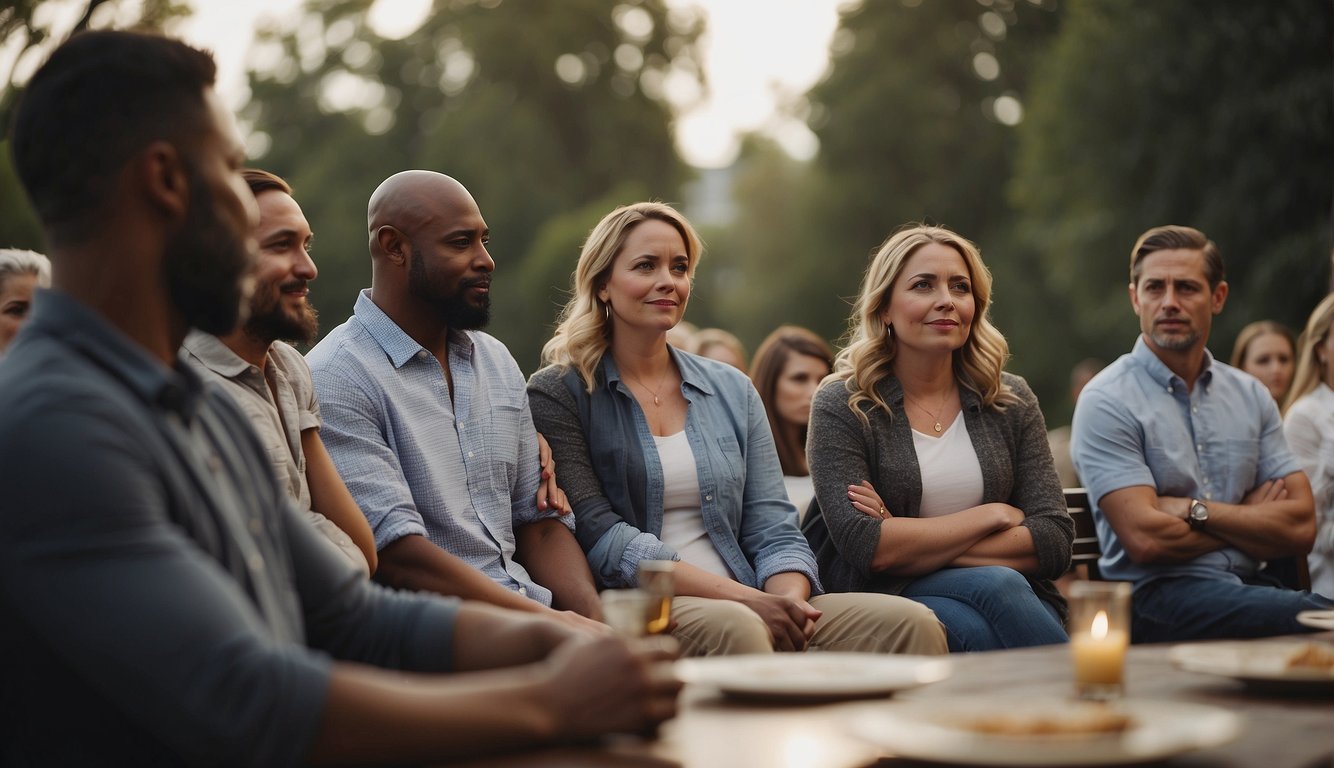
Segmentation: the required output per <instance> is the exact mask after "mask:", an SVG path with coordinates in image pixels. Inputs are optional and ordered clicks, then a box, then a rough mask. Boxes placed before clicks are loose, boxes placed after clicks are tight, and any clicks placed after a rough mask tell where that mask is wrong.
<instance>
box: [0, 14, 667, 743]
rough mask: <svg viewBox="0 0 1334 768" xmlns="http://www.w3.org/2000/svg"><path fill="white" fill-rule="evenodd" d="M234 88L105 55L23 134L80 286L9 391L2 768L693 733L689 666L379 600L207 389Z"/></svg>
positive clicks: (24, 351) (85, 36) (229, 176)
mask: <svg viewBox="0 0 1334 768" xmlns="http://www.w3.org/2000/svg"><path fill="white" fill-rule="evenodd" d="M214 74H215V68H214V64H213V61H212V59H211V58H210V57H209V56H208V55H207V54H205V53H202V52H200V51H197V50H194V49H192V48H189V47H188V46H185V45H183V44H181V43H179V42H176V41H174V40H169V39H166V38H159V37H154V36H148V35H140V34H134V33H125V32H88V33H82V34H80V35H77V36H75V37H74V38H73V39H71V40H70V41H69V42H68V43H66V44H64V45H63V46H61V47H60V48H59V49H57V50H56V52H55V53H54V54H53V55H52V57H51V59H50V60H49V61H48V62H47V63H46V64H45V65H43V67H42V68H41V69H40V70H39V71H38V72H37V73H36V74H35V75H34V76H33V78H32V79H31V80H30V81H29V83H28V86H27V90H26V91H25V93H24V98H23V103H22V104H21V106H20V108H19V111H18V113H17V115H16V119H15V126H14V137H13V147H14V160H15V167H16V169H17V171H18V175H19V177H20V179H21V181H22V183H23V185H24V187H25V189H26V190H27V192H28V195H29V197H30V199H31V200H32V202H33V204H34V207H35V209H36V211H37V215H38V218H39V219H40V221H41V223H42V227H43V230H44V232H45V234H46V237H47V240H48V243H49V245H50V255H51V260H52V263H53V265H54V267H55V270H54V281H53V284H54V289H53V290H52V291H49V292H43V293H41V294H39V295H38V297H37V299H36V301H35V309H34V316H33V319H32V323H31V326H30V327H29V328H28V329H26V330H25V332H24V334H23V335H22V337H21V338H20V340H19V341H18V342H17V343H16V344H15V345H14V346H13V348H12V349H11V350H10V353H9V356H8V357H7V358H6V360H5V365H4V366H3V367H0V402H4V403H5V407H4V409H3V410H0V487H3V488H4V492H3V494H0V615H3V616H4V617H5V630H4V631H3V632H0V680H4V681H5V682H4V697H5V700H6V702H7V704H8V705H7V706H6V707H5V716H4V717H3V718H0V764H5V765H125V764H147V765H175V764H191V765H196V764H206V763H207V764H220V765H234V764H236V765H240V764H244V765H289V764H305V763H327V762H333V761H338V762H343V763H366V762H372V761H373V762H376V763H409V762H438V761H443V760H446V759H451V758H455V757H458V756H460V755H465V754H469V753H476V752H484V751H488V750H496V749H500V748H507V749H513V748H515V747H521V746H523V745H528V744H534V743H540V742H543V741H552V740H563V739H572V738H580V737H585V736H589V735H595V734H599V733H604V732H609V731H630V732H637V731H640V730H641V729H643V728H645V727H651V726H653V725H655V724H657V723H658V722H660V721H662V720H663V719H665V718H667V717H670V716H671V714H672V712H673V711H674V707H675V697H676V694H677V691H678V690H679V683H677V682H675V681H672V680H671V679H670V675H669V673H668V672H667V670H666V669H665V665H664V664H663V663H662V662H665V661H668V660H669V659H670V658H671V657H672V655H673V654H672V653H671V652H670V651H667V650H663V649H661V648H658V649H654V648H649V647H646V646H631V645H628V644H626V643H624V642H622V641H620V640H617V639H615V638H611V637H607V636H597V637H592V638H589V637H587V636H586V635H583V634H580V633H574V632H571V631H570V630H568V629H566V628H565V627H564V626H562V625H561V624H560V623H558V622H553V621H549V620H543V619H540V618H535V617H531V616H528V615H523V614H517V613H511V612H507V611H503V610H499V609H496V608H493V607H490V606H479V605H474V604H466V603H464V604H460V603H459V602H457V601H449V600H445V599H441V598H438V597H428V596H422V595H407V594H397V593H394V592H391V591H388V590H386V589H384V588H381V587H379V586H377V585H374V584H372V583H370V582H368V581H367V580H365V579H363V578H361V577H360V575H359V574H358V573H357V572H356V571H355V570H354V569H352V568H351V567H349V566H348V565H346V564H345V563H344V562H343V561H341V560H340V559H339V558H338V556H337V555H336V554H335V553H333V552H331V551H330V550H329V549H328V548H327V547H325V546H323V544H322V542H321V541H320V540H319V539H318V538H317V534H316V533H315V532H314V530H313V529H312V528H311V527H310V526H309V525H308V524H306V522H305V521H304V520H303V519H302V518H301V517H300V516H299V515H298V514H297V512H296V510H295V508H294V507H293V506H292V504H291V503H290V501H289V500H288V499H287V496H286V494H285V493H284V492H283V491H282V489H281V488H279V487H278V485H277V483H276V482H274V480H273V477H272V473H271V472H270V470H269V467H268V466H267V458H266V456H265V455H264V452H263V449H262V448H261V446H260V444H259V442H258V441H257V440H256V439H255V436H254V432H253V431H252V430H251V428H250V426H249V424H248V423H247V422H246V420H245V417H244V416H243V415H242V413H241V412H240V410H239V409H237V407H236V406H235V404H234V403H233V402H232V401H231V400H230V399H229V398H227V397H226V396H225V395H224V394H222V393H221V392H219V391H218V390H217V389H216V388H210V387H205V386H204V385H203V384H202V382H201V380H200V379H199V377H198V376H197V375H196V374H194V373H193V372H192V371H191V370H190V369H189V368H188V367H187V366H185V365H183V364H182V362H181V360H180V358H179V357H178V350H179V347H180V344H181V341H182V340H183V339H184V337H185V335H186V332H187V330H188V329H189V328H190V327H196V328H199V329H200V330H203V331H206V332H209V333H214V334H225V333H227V332H229V331H230V330H231V329H232V328H233V327H234V326H235V324H236V322H237V319H238V318H237V315H238V310H239V308H240V307H241V306H242V302H243V301H244V300H245V299H246V296H245V291H244V290H243V289H242V276H243V275H244V274H245V273H246V271H247V270H248V269H249V268H250V266H251V264H250V262H251V259H252V256H251V253H250V248H249V247H248V246H249V243H247V233H248V232H249V230H250V229H251V228H252V227H253V225H254V224H255V222H256V219H257V215H256V211H255V201H254V197H253V196H252V195H251V194H250V192H249V190H247V189H246V187H245V184H244V182H243V181H242V179H241V176H240V174H239V172H238V168H239V167H240V165H241V161H242V158H243V149H242V143H241V139H240V136H239V135H238V133H237V130H236V127H235V123H234V121H233V119H232V117H231V115H230V114H229V113H228V112H227V111H226V109H225V108H224V107H223V105H222V103H221V101H220V99H219V98H218V97H217V95H216V94H215V93H214V91H213V89H212V83H213V79H214ZM540 660H545V661H542V663H540V664H536V665H534V666H529V667H526V668H523V669H514V670H500V669H499V668H501V667H509V666H513V665H516V664H527V663H530V662H537V661H540ZM349 662H351V663H349ZM377 667H387V668H392V669H394V670H400V671H395V672H385V671H382V670H380V669H377ZM449 670H456V671H468V670H493V671H490V672H484V673H479V674H472V675H459V676H454V677H442V676H440V675H438V674H431V673H439V672H444V671H449Z"/></svg>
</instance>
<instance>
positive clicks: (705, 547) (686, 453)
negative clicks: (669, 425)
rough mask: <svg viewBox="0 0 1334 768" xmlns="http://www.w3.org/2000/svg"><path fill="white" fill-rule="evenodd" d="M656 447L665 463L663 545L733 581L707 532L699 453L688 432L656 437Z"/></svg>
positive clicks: (702, 568)
mask: <svg viewBox="0 0 1334 768" xmlns="http://www.w3.org/2000/svg"><path fill="white" fill-rule="evenodd" d="M653 444H654V445H655V446H657V449H658V461H659V462H661V463H662V536H661V539H662V542H663V543H664V544H666V545H667V546H669V547H671V548H672V549H674V550H676V553H677V554H678V555H680V556H681V560H682V561H684V562H687V563H690V564H691V565H693V566H695V567H696V568H699V569H701V570H704V571H708V572H709V573H712V574H716V575H718V576H724V577H726V578H729V579H732V578H733V576H732V572H731V571H729V570H728V569H727V564H726V563H724V562H723V559H722V557H720V556H719V555H718V549H717V548H716V547H714V546H713V541H712V540H710V539H709V534H708V533H707V532H706V531H705V530H704V513H703V510H701V509H700V502H699V475H698V474H697V470H696V469H695V452H694V451H692V450H690V440H689V439H688V438H687V437H686V433H685V432H684V431H681V432H677V433H676V434H674V435H669V436H667V437H658V436H657V435H654V436H653Z"/></svg>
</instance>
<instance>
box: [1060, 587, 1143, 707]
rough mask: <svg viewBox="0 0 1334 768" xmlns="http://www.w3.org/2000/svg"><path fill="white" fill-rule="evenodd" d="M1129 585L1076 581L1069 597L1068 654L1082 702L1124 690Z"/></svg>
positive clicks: (1104, 697)
mask: <svg viewBox="0 0 1334 768" xmlns="http://www.w3.org/2000/svg"><path fill="white" fill-rule="evenodd" d="M1129 609H1130V585H1129V584H1128V583H1125V582H1090V581H1083V582H1075V583H1074V584H1073V585H1072V588H1071V595H1070V653H1071V656H1072V658H1073V659H1074V664H1075V690H1076V691H1077V692H1078V694H1079V696H1080V697H1081V698H1085V699H1103V700H1106V699H1114V698H1117V697H1119V696H1120V695H1121V694H1122V693H1123V692H1124V690H1125V687H1124V678H1125V666H1126V649H1127V647H1128V646H1129V645H1130V631H1129V625H1130V610H1129Z"/></svg>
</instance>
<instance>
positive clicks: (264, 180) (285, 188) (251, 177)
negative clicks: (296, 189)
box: [241, 168, 292, 197]
mask: <svg viewBox="0 0 1334 768" xmlns="http://www.w3.org/2000/svg"><path fill="white" fill-rule="evenodd" d="M241 178H243V179H245V183H246V184H249V185H250V194H252V195H254V196H255V197H259V193H260V192H268V191H269V190H271V189H276V190H278V191H279V192H283V193H286V194H288V195H290V194H292V185H290V184H288V183H287V182H286V181H285V180H284V179H283V177H281V176H279V175H278V174H276V173H269V172H268V171H265V170H261V169H259V168H242V169H241Z"/></svg>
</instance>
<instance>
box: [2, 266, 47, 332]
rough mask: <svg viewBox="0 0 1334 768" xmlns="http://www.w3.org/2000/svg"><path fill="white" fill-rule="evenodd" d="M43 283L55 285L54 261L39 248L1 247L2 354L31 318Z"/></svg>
mask: <svg viewBox="0 0 1334 768" xmlns="http://www.w3.org/2000/svg"><path fill="white" fill-rule="evenodd" d="M39 287H41V288H50V287H51V262H50V261H49V260H47V258H46V257H45V256H43V255H42V254H40V253H37V252H35V251H23V250H19V249H17V248H0V357H3V356H4V354H5V349H7V348H8V347H9V343H10V342H12V341H13V340H14V336H16V335H17V334H18V332H19V328H21V327H22V326H23V323H24V321H26V320H27V319H28V312H29V311H30V310H31V309H32V296H33V294H34V293H35V292H36V290H37V288H39Z"/></svg>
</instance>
